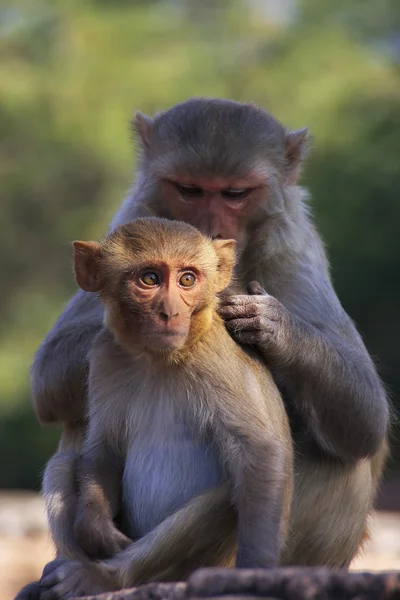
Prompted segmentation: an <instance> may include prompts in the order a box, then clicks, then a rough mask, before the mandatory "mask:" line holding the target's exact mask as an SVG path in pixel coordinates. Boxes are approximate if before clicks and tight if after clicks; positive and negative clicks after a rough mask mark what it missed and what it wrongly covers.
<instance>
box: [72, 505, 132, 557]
mask: <svg viewBox="0 0 400 600" xmlns="http://www.w3.org/2000/svg"><path fill="white" fill-rule="evenodd" d="M92 512H93V511H92ZM89 516H90V517H91V518H90V519H89V518H88V515H87V514H85V512H84V511H78V514H77V516H76V518H75V523H74V535H75V538H76V540H77V542H78V544H79V546H80V547H81V548H82V550H83V551H84V552H85V553H86V554H87V555H88V556H89V557H91V558H109V557H111V556H114V555H115V554H118V552H120V551H121V550H124V549H125V548H127V547H128V546H129V545H130V544H131V543H132V540H131V539H129V538H128V537H126V536H125V535H124V534H123V533H122V532H121V531H119V529H117V527H116V526H115V525H114V522H113V520H112V518H111V517H108V516H103V514H102V513H101V512H99V514H95V513H94V514H91V515H89Z"/></svg>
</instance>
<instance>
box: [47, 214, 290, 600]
mask: <svg viewBox="0 0 400 600" xmlns="http://www.w3.org/2000/svg"><path fill="white" fill-rule="evenodd" d="M74 262H75V273H76V280H77V283H78V285H79V287H80V288H81V289H82V290H84V291H86V292H93V293H96V294H98V295H99V297H100V300H101V302H102V304H103V306H104V315H105V316H104V327H103V329H102V331H101V332H100V333H99V334H98V336H97V338H96V339H95V341H94V345H93V348H92V351H91V355H90V372H89V393H88V396H89V409H88V410H89V415H88V430H87V436H86V439H85V441H84V444H83V450H82V454H81V455H80V456H78V455H75V457H74V455H73V453H70V454H68V453H65V454H64V455H63V454H62V453H60V454H59V455H56V457H55V460H58V461H60V460H61V461H62V460H65V468H66V470H65V473H66V474H67V475H66V477H67V479H68V473H73V478H74V480H75V488H74V489H76V490H77V492H76V493H75V494H73V493H72V494H71V493H70V492H71V489H70V490H69V496H68V494H67V493H66V491H65V490H66V489H67V488H68V486H69V485H70V482H69V483H68V482H67V481H66V480H65V481H64V482H63V469H62V465H60V462H58V463H57V465H54V468H53V469H56V468H57V469H58V479H57V478H55V477H54V470H53V473H51V469H52V467H51V462H50V466H49V467H48V470H47V475H46V477H47V479H48V481H52V482H53V483H52V485H53V488H52V490H49V486H48V487H47V491H46V481H45V495H46V494H47V495H48V496H49V494H50V495H51V492H53V495H54V494H56V493H57V494H58V496H57V498H58V500H60V497H61V498H63V501H64V509H63V510H62V511H59V513H58V516H57V518H56V517H55V515H54V511H53V515H52V517H51V518H50V524H51V528H52V532H53V536H54V538H55V542H56V545H57V549H58V552H59V556H60V558H59V559H57V560H56V561H54V563H53V564H52V565H50V566H49V568H48V569H47V571H45V574H44V576H43V578H42V581H41V587H42V589H43V592H42V596H41V598H42V600H49V599H50V598H51V599H56V598H61V597H62V598H63V599H64V598H72V597H74V596H80V595H84V594H94V593H100V592H105V591H109V590H118V589H121V588H123V587H130V586H132V585H136V584H138V583H144V582H148V581H154V580H160V579H162V580H179V579H184V578H186V577H187V576H188V575H189V574H190V573H191V572H192V571H193V570H194V569H195V568H198V567H201V566H218V565H220V566H223V565H232V564H236V566H237V567H272V566H275V565H277V564H278V561H279V557H280V554H281V551H282V548H283V546H284V542H285V538H286V534H287V529H288V521H289V513H290V505H291V498H292V486H293V467H292V461H293V451H292V441H291V434H290V429H289V423H288V418H287V415H286V410H285V407H284V404H283V401H282V398H281V395H280V393H279V391H278V389H277V387H276V385H275V383H274V381H273V379H272V376H271V375H270V373H269V371H268V370H267V369H266V367H265V365H264V364H263V363H262V361H261V360H260V359H259V358H258V356H257V355H256V354H255V353H254V352H253V351H252V350H251V348H250V347H245V348H243V347H241V346H239V345H238V344H237V343H236V342H235V341H234V340H233V339H232V338H231V336H230V335H229V333H228V332H227V330H226V328H225V325H224V321H223V320H222V318H221V317H220V316H219V315H218V314H217V308H218V294H219V293H220V292H222V291H223V290H224V289H225V288H226V287H227V286H228V285H229V283H230V280H231V275H232V269H233V266H234V262H235V243H234V241H232V240H222V239H216V240H211V239H209V238H207V237H205V236H203V235H202V234H201V233H200V232H199V231H198V230H197V229H195V228H194V227H192V226H190V225H188V224H186V223H182V222H178V221H169V220H166V219H157V218H139V219H136V220H135V221H132V222H131V223H129V224H127V225H124V226H121V227H119V228H117V229H116V230H115V231H114V232H113V233H111V234H110V235H109V236H108V237H107V238H106V239H105V240H104V241H103V242H102V243H96V242H74ZM63 456H64V459H63V458H62V457H63ZM57 457H58V458H57ZM71 457H72V458H71ZM53 460H54V459H53ZM72 462H73V463H74V464H73V468H72V467H71V464H72ZM56 480H57V481H58V483H59V488H58V489H57V486H56V487H54V485H55V484H54V482H55V481H56ZM50 504H51V500H50ZM72 514H73V521H74V522H73V524H72V526H71V515H72ZM117 514H119V519H120V521H119V522H120V528H121V531H122V532H123V533H121V531H119V530H118V529H117V527H116V526H115V524H114V521H113V519H114V518H115V517H116V515H117ZM216 529H217V530H219V531H220V536H219V537H218V536H216V534H215V531H216ZM210 531H213V535H210ZM125 534H126V536H128V537H125ZM71 536H72V537H73V538H74V541H73V542H71V540H68V538H71ZM131 540H136V541H131ZM74 544H75V546H74ZM65 545H66V546H68V551H65V552H64V551H63V546H65ZM78 546H79V547H80V551H77V552H76V554H75V556H74V551H73V550H71V548H74V547H78ZM84 554H86V555H88V556H89V557H91V558H95V559H100V558H101V559H103V560H101V561H98V562H95V561H90V560H89V559H88V558H87V559H85V558H84ZM65 556H67V557H68V558H69V559H71V558H73V559H75V560H68V559H65ZM63 557H64V558H63ZM233 561H234V562H233Z"/></svg>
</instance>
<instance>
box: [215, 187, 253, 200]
mask: <svg viewBox="0 0 400 600" xmlns="http://www.w3.org/2000/svg"><path fill="white" fill-rule="evenodd" d="M250 191H251V189H250V188H237V189H236V188H227V189H226V190H222V191H221V196H222V197H223V198H226V199H228V200H241V199H242V198H245V197H246V196H247V195H248V194H249V193H250Z"/></svg>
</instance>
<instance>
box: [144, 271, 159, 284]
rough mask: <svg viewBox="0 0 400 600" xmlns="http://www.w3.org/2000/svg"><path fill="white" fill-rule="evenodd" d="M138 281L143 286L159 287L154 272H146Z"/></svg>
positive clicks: (157, 278)
mask: <svg viewBox="0 0 400 600" xmlns="http://www.w3.org/2000/svg"><path fill="white" fill-rule="evenodd" d="M140 280H141V281H143V283H144V284H145V285H150V286H154V285H160V278H159V276H158V275H157V273H154V271H148V272H147V273H143V275H142V276H141V278H140Z"/></svg>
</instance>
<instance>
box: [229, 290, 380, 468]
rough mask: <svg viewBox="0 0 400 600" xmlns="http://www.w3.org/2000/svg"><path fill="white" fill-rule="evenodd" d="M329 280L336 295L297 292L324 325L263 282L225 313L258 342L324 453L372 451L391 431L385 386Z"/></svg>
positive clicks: (243, 337) (248, 339) (346, 455)
mask: <svg viewBox="0 0 400 600" xmlns="http://www.w3.org/2000/svg"><path fill="white" fill-rule="evenodd" d="M325 283H326V286H325V287H326V290H327V292H328V293H327V295H326V297H324V296H322V297H320V298H318V304H317V302H316V299H315V298H311V297H309V298H305V297H304V292H303V297H300V298H299V296H297V298H296V299H297V303H298V305H300V306H304V307H308V309H307V311H308V312H307V316H308V318H309V319H310V320H311V318H312V316H315V317H318V315H320V320H319V323H315V324H311V323H310V322H307V320H306V318H302V316H299V315H298V314H297V315H295V314H293V313H292V312H289V310H288V309H287V308H285V307H284V306H283V304H282V303H281V302H279V300H277V299H276V298H274V297H273V296H270V295H269V294H267V293H266V292H265V291H264V290H262V288H261V286H259V284H257V283H254V284H251V291H253V293H255V294H257V295H255V296H236V297H232V298H231V299H230V300H229V301H228V304H227V305H226V306H225V307H223V308H222V309H221V314H222V316H223V317H224V318H225V319H226V324H227V327H228V329H229V330H230V331H232V332H234V335H235V337H236V339H238V340H239V341H241V342H242V343H250V344H255V345H257V347H258V348H259V350H260V351H261V352H262V354H263V355H264V356H265V358H266V360H267V361H268V364H269V365H271V367H272V369H273V372H274V375H275V377H276V379H277V382H278V383H279V385H280V387H281V390H282V391H283V393H284V395H285V397H286V398H288V400H289V402H290V403H292V404H293V407H294V411H295V412H297V413H298V414H300V415H301V418H302V420H303V422H304V423H305V425H306V428H307V429H308V433H310V434H311V436H312V437H313V439H314V440H315V442H316V443H317V444H318V445H319V446H320V447H321V448H322V450H323V451H324V452H327V453H329V454H331V455H333V456H337V457H339V458H341V459H343V460H354V459H360V458H365V457H370V456H373V455H374V454H376V452H377V451H379V448H380V446H381V445H382V443H383V440H384V439H385V436H386V433H387V428H388V421H389V409H388V402H387V398H386V394H385V390H384V388H383V385H382V383H381V381H380V379H379V377H378V375H377V372H376V369H375V367H374V364H373V362H372V360H371V358H370V356H369V354H368V352H367V350H366V348H365V346H364V344H363V342H362V340H361V338H360V336H359V334H358V332H357V331H356V329H355V327H354V325H353V323H352V322H351V320H350V318H349V317H348V316H347V315H346V313H345V312H344V310H343V308H342V307H341V306H340V304H339V301H338V299H337V297H336V295H335V293H334V291H333V289H332V288H331V287H330V284H329V282H328V281H326V282H325ZM299 288H300V286H299ZM314 289H315V288H314ZM303 290H304V286H303ZM297 312H299V311H297ZM304 312H305V311H304Z"/></svg>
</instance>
